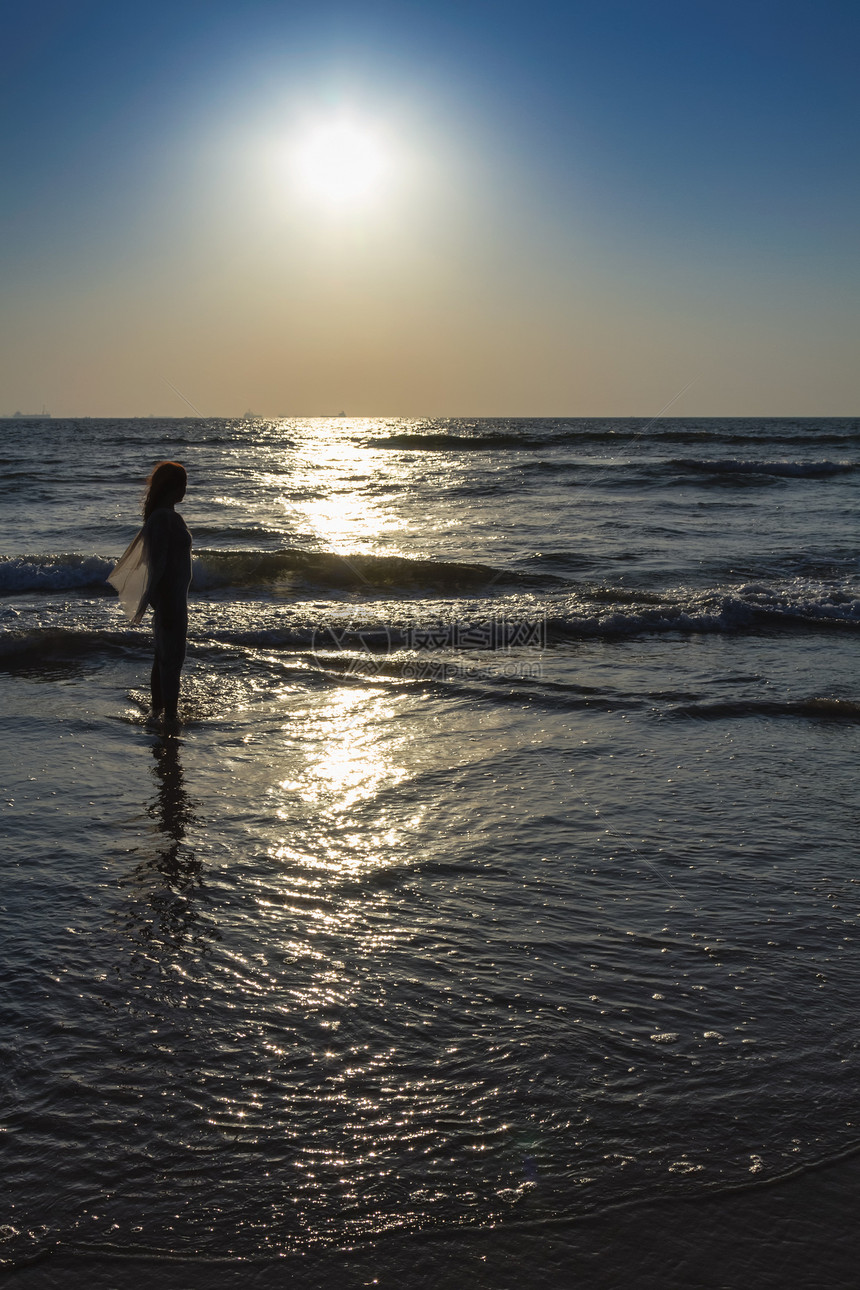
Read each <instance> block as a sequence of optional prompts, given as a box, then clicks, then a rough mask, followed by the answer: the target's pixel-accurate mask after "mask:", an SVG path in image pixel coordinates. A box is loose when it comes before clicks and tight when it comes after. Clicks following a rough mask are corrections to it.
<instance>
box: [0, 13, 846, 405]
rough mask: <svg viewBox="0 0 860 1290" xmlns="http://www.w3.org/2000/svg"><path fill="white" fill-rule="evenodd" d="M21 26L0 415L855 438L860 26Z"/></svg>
mask: <svg viewBox="0 0 860 1290" xmlns="http://www.w3.org/2000/svg"><path fill="white" fill-rule="evenodd" d="M2 14H3V17H2V26H0V39H2V45H3V49H4V51H5V53H4V55H3V61H2V80H0V98H2V102H3V109H4V111H3V120H4V123H5V124H4V126H3V134H2V139H0V157H1V158H2V171H3V175H4V179H5V181H6V182H5V183H4V185H3V197H2V200H1V201H0V212H2V215H0V218H2V222H3V235H2V251H0V257H2V273H3V279H4V282H5V284H6V286H5V290H4V292H3V304H2V306H0V311H2V312H0V325H2V338H3V344H2V358H0V411H3V412H9V411H13V410H14V409H15V408H17V407H25V406H26V407H28V408H31V407H40V406H41V405H42V404H46V405H47V406H48V407H49V408H50V410H51V411H53V412H54V414H55V415H61V414H69V415H74V414H91V415H135V414H144V413H148V412H158V413H170V412H174V413H176V414H179V413H181V412H182V411H184V410H187V407H184V406H183V405H181V404H180V405H179V406H177V399H176V396H175V394H174V393H173V392H172V390H171V388H170V385H171V384H172V385H175V386H176V387H177V388H179V389H181V390H182V391H183V394H185V395H186V397H187V398H188V399H189V400H190V401H191V402H193V403H194V405H195V406H199V407H200V409H201V411H203V412H206V413H209V414H224V415H228V414H231V413H239V412H242V411H244V410H245V408H247V407H253V408H254V409H255V410H257V411H259V412H262V413H266V414H272V415H277V414H283V415H291V414H295V415H313V414H314V413H320V414H324V413H327V412H331V411H332V410H339V409H340V408H341V407H344V408H346V409H347V410H348V411H350V412H354V413H355V414H356V415H359V414H365V415H374V414H377V415H386V414H392V415H394V414H402V415H424V414H427V415H441V414H452V415H453V414H464V415H465V414H476V415H480V414H483V415H493V414H500V415H503V414H510V415H529V414H545V415H550V414H560V415H571V416H575V415H626V414H639V415H653V414H655V413H656V412H657V411H658V410H659V409H660V407H662V406H663V405H664V404H665V403H666V402H667V401H668V400H670V399H671V398H673V397H674V396H675V394H676V393H677V392H678V391H679V390H680V389H681V388H682V387H684V386H685V385H687V383H688V382H690V381H692V385H691V386H690V388H689V390H688V392H687V393H686V394H685V395H684V396H683V397H682V399H681V400H680V401H679V404H678V405H676V406H675V407H674V408H673V411H674V412H676V413H677V414H678V415H684V414H688V415H746V414H749V415H768V414H772V415H792V414H793V415H811V416H815V415H840V414H844V415H851V414H853V413H855V412H856V411H857V408H858V394H860V377H858V374H857V371H858V369H860V363H858V362H857V336H858V305H857V301H858V292H857V288H858V285H860V284H858V277H860V274H858V251H857V225H858V195H860V193H858V190H859V189H860V182H858V163H857V138H858V125H860V120H858V118H860V111H858V100H860V92H858V88H857V86H858V83H860V76H858V34H860V9H858V8H857V6H856V5H849V4H844V3H827V2H825V3H819V4H817V5H813V4H811V3H790V2H783V3H765V2H763V0H748V3H745V4H740V3H736V2H734V0H731V2H730V3H723V4H716V3H710V2H709V0H704V2H703V3H697V2H696V0H687V2H686V3H680V2H678V3H674V2H673V3H669V2H662V0H658V2H655V3H651V2H649V0H640V3H631V2H630V0H623V2H622V0H619V2H615V0H603V2H601V3H598V2H597V0H588V2H587V3H580V2H577V0H570V3H567V4H564V5H560V4H558V5H557V4H546V3H541V2H540V0H538V2H537V3H533V4H519V3H476V2H474V0H463V2H461V3H458V4H414V3H376V4H363V3H360V0H356V2H354V3H351V4H348V5H346V4H339V5H331V4H326V3H325V2H324V0H323V2H321V3H315V4H312V5H311V4H305V3H259V2H256V0H249V2H248V3H241V4H239V3H231V4H228V3H221V2H219V0H211V2H209V3H185V2H183V0H176V3H173V4H169V5H168V4H164V3H161V0H156V2H155V3H151V4H148V5H146V6H144V5H136V4H135V5H131V4H124V3H116V0H114V3H112V4H105V3H101V2H98V3H96V2H91V3H76V4H71V3H62V4H57V3H54V4H48V3H38V0H37V2H36V3H34V4H32V5H30V6H29V7H28V8H27V9H26V10H24V9H23V8H22V7H19V6H15V7H14V9H13V7H12V6H5V8H4V9H3V11H2ZM344 114H348V116H349V118H350V120H351V121H352V122H354V123H356V125H357V128H359V129H361V130H366V131H367V132H368V135H369V136H371V135H372V136H374V137H375V138H376V139H377V140H379V141H381V146H383V147H384V148H385V149H387V150H388V170H387V172H386V173H387V175H388V187H387V188H386V189H385V190H384V191H380V193H379V194H378V195H377V198H376V200H375V201H367V202H365V203H364V204H356V206H355V208H352V207H350V205H349V203H348V202H344V201H341V203H340V205H339V206H338V207H337V209H336V210H335V209H326V208H325V206H324V204H323V205H322V206H320V207H318V208H317V209H313V208H312V206H311V204H310V203H309V202H308V200H306V196H307V195H306V194H302V193H300V192H299V191H297V189H296V185H295V182H294V177H292V176H291V173H290V169H289V156H290V155H291V153H290V149H291V148H293V147H294V146H297V145H298V143H300V142H301V138H302V135H303V132H304V133H305V134H307V132H308V131H312V130H313V129H314V128H315V126H317V125H319V124H320V123H323V124H324V123H325V122H326V121H327V120H334V119H336V118H338V117H341V116H343V115H344ZM168 382H169V383H170V384H168Z"/></svg>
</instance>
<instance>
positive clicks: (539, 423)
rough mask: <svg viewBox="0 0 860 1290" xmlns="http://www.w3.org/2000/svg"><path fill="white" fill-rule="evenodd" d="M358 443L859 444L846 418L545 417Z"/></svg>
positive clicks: (402, 446) (856, 429)
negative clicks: (755, 422)
mask: <svg viewBox="0 0 860 1290" xmlns="http://www.w3.org/2000/svg"><path fill="white" fill-rule="evenodd" d="M353 441H354V442H355V443H357V444H360V445H361V446H362V447H367V448H381V449H393V450H400V451H406V452H486V451H491V450H493V449H509V450H514V451H516V450H526V451H529V450H534V449H541V448H561V447H568V446H571V445H586V444H591V445H600V444H604V445H607V446H611V447H612V448H613V450H614V451H617V450H619V449H622V450H623V447H624V445H629V446H630V447H636V448H640V447H641V446H642V445H643V444H647V445H648V446H649V447H653V446H654V445H659V444H661V443H666V444H689V445H690V446H691V447H695V446H698V445H700V444H707V445H709V446H714V445H719V444H727V445H728V444H732V445H748V446H767V445H768V444H770V445H774V446H775V445H776V444H780V445H782V444H798V445H801V444H803V445H807V446H809V447H818V448H820V447H822V446H824V445H826V446H829V447H844V448H850V447H853V446H855V445H857V444H858V443H860V426H858V424H857V422H850V423H848V424H847V425H846V426H845V427H844V428H842V427H838V428H837V427H834V426H833V425H832V424H831V425H829V426H828V428H827V429H824V428H822V427H820V426H818V425H815V424H810V425H809V426H808V427H807V426H802V427H801V426H798V427H797V428H795V429H793V430H789V429H787V428H786V426H785V425H784V424H783V423H778V424H777V423H775V424H774V427H773V429H772V430H768V429H767V428H765V429H763V428H762V427H761V426H760V425H759V426H757V427H756V428H752V427H745V426H744V425H743V423H741V424H740V425H738V426H733V425H731V423H726V422H725V421H715V422H699V423H698V424H694V425H690V424H678V423H677V422H672V421H668V422H665V421H664V422H654V421H648V420H644V419H643V420H641V421H624V422H622V421H606V422H600V421H597V422H582V423H579V424H577V423H576V422H555V421H551V420H542V419H536V420H524V421H521V422H516V421H503V422H497V423H495V424H493V423H489V424H488V423H487V422H486V421H482V422H476V423H474V424H470V423H466V424H464V423H455V424H453V425H452V424H450V423H449V424H448V425H447V426H439V425H436V426H433V427H432V428H429V429H420V430H409V431H406V432H403V431H400V432H395V433H393V434H377V435H371V436H369V437H368V436H362V437H356V438H355V439H354V440H353Z"/></svg>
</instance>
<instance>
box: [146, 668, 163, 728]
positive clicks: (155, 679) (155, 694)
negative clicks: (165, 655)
mask: <svg viewBox="0 0 860 1290" xmlns="http://www.w3.org/2000/svg"><path fill="white" fill-rule="evenodd" d="M149 688H150V691H151V692H152V710H153V712H154V713H156V715H157V714H158V713H159V712H161V710H162V708H163V707H164V691H163V690H162V687H161V668H160V666H159V663H158V654H157V652H156V656H155V662H154V663H153V665H152V674H151V675H150V678H149Z"/></svg>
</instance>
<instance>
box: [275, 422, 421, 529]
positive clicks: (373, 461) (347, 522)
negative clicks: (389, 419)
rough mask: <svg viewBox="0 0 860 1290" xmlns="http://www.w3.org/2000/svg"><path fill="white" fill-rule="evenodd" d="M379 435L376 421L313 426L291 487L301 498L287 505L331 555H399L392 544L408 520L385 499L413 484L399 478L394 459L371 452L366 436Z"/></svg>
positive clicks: (285, 498)
mask: <svg viewBox="0 0 860 1290" xmlns="http://www.w3.org/2000/svg"><path fill="white" fill-rule="evenodd" d="M345 431H346V433H345ZM375 431H378V423H376V422H373V421H368V420H358V419H352V418H351V419H349V420H348V421H342V420H340V419H339V418H333V419H331V420H326V421H318V422H315V423H313V429H312V431H311V433H310V434H309V435H308V436H307V437H305V438H304V439H303V442H302V452H301V455H300V457H299V466H298V470H297V473H296V476H295V478H294V479H293V480H292V481H291V490H293V491H295V490H297V491H298V497H296V496H293V497H287V496H285V497H284V505H285V506H288V507H289V509H290V510H292V511H293V512H295V513H296V514H297V516H298V517H300V521H299V524H300V527H301V528H302V529H303V530H304V531H307V532H308V533H310V534H313V536H314V537H315V538H316V539H317V540H318V541H319V542H320V543H321V545H323V546H324V547H325V548H326V550H330V551H334V552H337V553H345V552H348V551H355V552H358V551H362V552H374V551H377V550H379V549H381V548H382V547H384V548H385V549H386V550H393V549H395V548H393V547H392V545H391V540H390V539H391V537H392V536H393V535H395V534H396V533H397V532H398V531H400V530H402V528H403V526H404V518H403V514H402V513H401V510H400V509H399V508H397V507H396V506H394V505H391V504H390V503H389V502H387V501H386V500H385V498H386V495H390V494H391V492H392V490H395V491H396V489H397V486H398V485H400V486H401V487H403V488H406V486H407V484H408V480H407V479H406V478H405V477H403V476H398V475H396V474H395V473H394V471H393V469H392V467H393V460H392V457H391V455H390V454H386V453H385V452H383V451H381V450H379V449H375V448H373V447H372V446H370V443H369V442H368V439H367V438H365V436H370V435H371V433H372V432H375ZM303 490H304V492H305V493H306V495H303ZM381 490H385V491H384V492H382V491H381ZM383 535H384V538H385V540H384V541H382V542H381V541H380V538H381V537H383Z"/></svg>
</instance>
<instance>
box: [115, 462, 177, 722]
mask: <svg viewBox="0 0 860 1290" xmlns="http://www.w3.org/2000/svg"><path fill="white" fill-rule="evenodd" d="M187 482H188V476H187V475H186V473H185V467H184V466H180V464H179V462H177V461H160V462H159V463H158V465H157V466H156V467H155V469H154V470H153V472H152V474H151V475H150V476H149V479H148V480H147V481H146V483H147V488H146V495H145V497H144V501H143V520H144V524H143V528H142V529H141V530H140V532H139V533H138V535H137V537H136V538H135V539H134V541H133V542H132V544H131V546H130V547H129V548H128V550H127V551H126V552H125V554H124V555H123V556H122V558H121V559H120V561H119V563H118V564H117V565H116V566H115V568H114V569H112V570H111V572H110V573H109V574H108V582H110V583H111V584H112V585H113V586H114V587H116V589H117V591H118V592H119V597H120V600H121V601H122V607H123V609H124V610H125V613H126V615H127V616H128V618H129V619H130V620H131V622H133V623H139V622H140V620H141V619H142V618H143V615H144V613H145V611H146V607H147V605H152V608H153V616H152V626H153V629H154V631H155V662H154V663H153V666H152V709H153V712H154V713H155V714H158V713H161V712H163V713H164V719H165V721H175V720H176V718H177V715H178V713H177V710H178V705H179V675H180V673H181V671H182V664H183V662H184V661H185V638H186V635H187V633H188V587H189V584H190V582H191V534H190V533H189V532H188V529H187V528H186V526H185V521H184V520H183V518H182V516H181V515H179V514H177V512H176V511H175V510H174V507H175V506H176V503H177V502H181V501H182V499H183V497H184V496H185V488H186V484H187Z"/></svg>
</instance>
